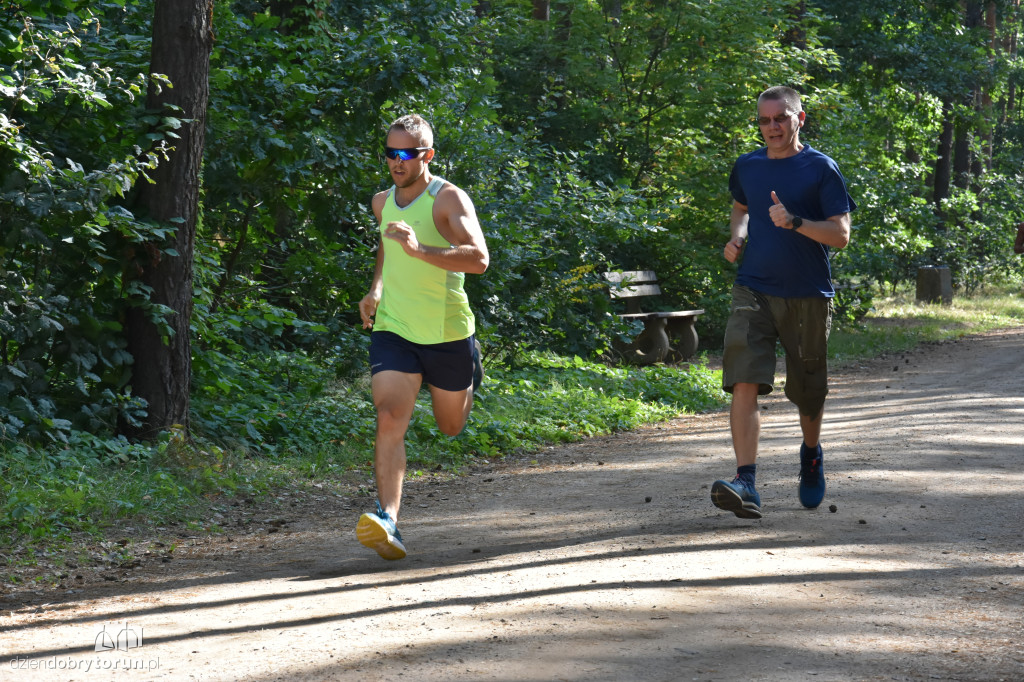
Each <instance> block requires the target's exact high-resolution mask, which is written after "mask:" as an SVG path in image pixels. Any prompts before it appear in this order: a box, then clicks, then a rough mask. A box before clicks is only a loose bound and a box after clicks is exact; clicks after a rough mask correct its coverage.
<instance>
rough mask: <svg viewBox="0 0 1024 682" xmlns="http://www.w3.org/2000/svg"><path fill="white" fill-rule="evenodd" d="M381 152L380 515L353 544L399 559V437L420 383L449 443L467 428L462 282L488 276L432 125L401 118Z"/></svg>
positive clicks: (468, 205) (473, 380)
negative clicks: (444, 174) (439, 161)
mask: <svg viewBox="0 0 1024 682" xmlns="http://www.w3.org/2000/svg"><path fill="white" fill-rule="evenodd" d="M386 145H387V146H386V147H385V154H384V155H385V156H386V157H387V164H388V170H389V171H390V172H391V179H392V180H393V181H394V183H395V184H394V186H393V187H392V188H391V189H389V190H386V191H384V192H379V193H378V194H376V195H374V197H373V200H372V202H371V203H372V207H373V214H374V215H375V216H376V217H377V222H378V223H379V224H380V231H381V239H380V245H379V248H378V250H377V267H376V269H375V270H374V273H373V282H372V283H371V285H370V291H369V293H368V294H366V296H364V297H363V299H362V300H361V301H360V302H359V315H360V317H361V318H362V320H363V328H364V329H369V328H372V329H373V331H372V333H371V334H370V372H371V375H372V379H371V383H370V386H371V390H372V392H373V404H374V406H375V407H376V408H377V439H376V443H375V446H374V459H373V465H374V474H375V476H376V479H377V498H378V499H377V509H376V512H367V513H366V514H363V515H362V516H361V517H360V518H359V523H358V524H357V525H356V537H358V538H359V541H360V542H361V543H362V544H364V545H366V546H367V547H370V548H371V549H373V550H375V551H376V552H377V553H378V554H380V555H381V556H382V557H383V558H385V559H401V558H403V557H404V556H405V554H406V550H405V545H404V544H403V541H402V536H401V535H400V534H399V532H398V527H397V523H398V509H399V506H400V504H401V498H402V482H403V480H404V478H405V433H406V431H407V430H408V428H409V420H410V419H411V418H412V413H413V409H414V408H415V406H416V396H417V395H418V394H419V391H420V386H421V385H422V384H423V382H426V383H427V384H429V386H430V397H431V401H432V403H433V408H434V419H436V420H437V425H438V427H439V428H440V429H441V431H442V432H444V433H445V434H447V435H449V436H455V435H458V434H459V433H460V432H461V431H462V429H463V427H464V426H465V425H466V420H467V419H468V418H469V411H470V409H471V408H472V407H473V391H474V390H475V389H476V387H477V386H478V385H479V382H480V380H481V379H482V378H483V368H482V366H481V365H480V350H479V345H478V344H477V343H476V338H475V332H476V321H475V319H474V317H473V313H472V311H471V310H470V308H469V301H468V299H467V297H466V293H465V291H464V290H463V282H464V280H465V273H467V272H468V273H472V274H481V273H483V272H484V271H485V270H487V264H488V262H489V259H490V257H489V255H488V252H487V244H486V241H485V240H484V235H483V231H482V230H481V229H480V223H479V221H478V220H477V217H476V210H475V209H474V208H473V202H472V201H470V199H469V197H468V196H467V195H466V193H465V192H464V191H462V190H461V189H459V188H458V187H456V186H455V185H453V184H451V183H450V182H446V181H445V180H443V179H442V178H438V177H435V176H432V175H431V174H430V161H431V160H432V159H433V158H434V149H433V146H434V132H433V130H432V129H431V127H430V124H429V123H427V121H425V120H424V119H423V118H422V117H420V116H418V115H416V114H410V115H407V116H402V117H401V118H399V119H397V120H396V121H395V122H394V123H392V124H391V127H390V128H389V129H388V136H387V143H386Z"/></svg>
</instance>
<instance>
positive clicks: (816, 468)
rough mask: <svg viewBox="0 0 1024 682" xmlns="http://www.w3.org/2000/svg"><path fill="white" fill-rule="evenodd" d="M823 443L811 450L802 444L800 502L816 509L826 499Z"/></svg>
mask: <svg viewBox="0 0 1024 682" xmlns="http://www.w3.org/2000/svg"><path fill="white" fill-rule="evenodd" d="M822 460H823V457H822V452H821V445H818V447H816V448H815V449H813V450H811V449H809V448H808V447H807V446H806V445H801V446H800V504H802V505H803V506H805V507H807V508H808V509H814V508H815V507H817V506H818V505H819V504H821V501H822V500H823V499H825V467H824V466H823V462H822Z"/></svg>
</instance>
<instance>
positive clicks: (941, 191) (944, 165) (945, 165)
mask: <svg viewBox="0 0 1024 682" xmlns="http://www.w3.org/2000/svg"><path fill="white" fill-rule="evenodd" d="M952 156H953V106H952V105H951V104H950V103H949V102H943V103H942V133H941V134H940V135H939V148H938V150H937V155H936V158H935V180H934V183H935V195H934V196H935V206H936V207H938V206H940V205H941V204H942V200H943V199H945V198H947V197H948V196H949V185H950V179H951V175H952V168H953V164H952Z"/></svg>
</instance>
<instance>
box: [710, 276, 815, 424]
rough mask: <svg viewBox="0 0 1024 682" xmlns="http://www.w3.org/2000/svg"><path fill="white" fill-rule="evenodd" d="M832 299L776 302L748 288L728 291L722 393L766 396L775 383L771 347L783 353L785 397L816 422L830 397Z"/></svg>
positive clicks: (773, 357) (777, 300) (771, 297)
mask: <svg viewBox="0 0 1024 682" xmlns="http://www.w3.org/2000/svg"><path fill="white" fill-rule="evenodd" d="M831 330H832V299H830V298H824V297H820V298H819V297H815V298H780V297H778V296H768V295H767V294H762V293H759V292H757V291H754V290H753V289H749V288H748V287H745V286H741V285H735V286H733V288H732V313H731V314H730V316H729V322H728V323H727V324H726V327H725V350H724V353H723V355H722V370H723V371H722V388H723V389H724V390H725V391H726V392H728V393H732V387H733V386H734V385H735V384H739V383H750V384H759V388H758V391H757V392H758V395H767V394H769V393H771V392H772V390H773V388H774V387H773V385H772V384H773V382H774V381H775V345H776V342H777V341H781V342H782V347H783V349H785V352H786V397H787V398H789V400H790V401H791V402H793V404H795V405H796V406H797V408H798V409H799V410H800V414H802V415H806V416H808V417H816V416H817V415H818V414H820V413H821V410H822V408H823V407H824V406H825V396H826V395H828V358H827V352H828V335H829V332H830V331H831Z"/></svg>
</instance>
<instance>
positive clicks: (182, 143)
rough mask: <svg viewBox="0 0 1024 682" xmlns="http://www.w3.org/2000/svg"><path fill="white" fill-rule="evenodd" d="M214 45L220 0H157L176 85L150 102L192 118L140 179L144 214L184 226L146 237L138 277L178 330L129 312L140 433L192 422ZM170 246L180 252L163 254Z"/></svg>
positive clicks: (158, 33)
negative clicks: (197, 262)
mask: <svg viewBox="0 0 1024 682" xmlns="http://www.w3.org/2000/svg"><path fill="white" fill-rule="evenodd" d="M212 47H213V0H156V4H155V7H154V17H153V44H152V48H151V58H150V72H151V73H161V74H164V75H166V76H167V77H168V78H170V79H171V82H172V83H173V84H174V87H173V88H167V87H164V88H162V89H159V91H158V89H157V88H156V87H154V86H152V85H151V86H150V90H149V93H148V96H147V100H146V105H147V107H148V108H149V109H150V110H155V111H166V109H165V105H168V104H173V105H176V106H178V107H180V111H179V112H177V113H168V115H175V116H178V117H180V118H184V119H191V122H189V123H187V124H186V125H184V126H182V128H180V129H179V130H178V131H176V132H177V133H178V135H179V139H177V140H174V141H173V142H174V147H175V149H174V151H173V152H172V153H171V154H170V158H169V160H167V161H163V162H162V163H161V164H160V166H159V167H158V168H157V169H156V171H155V172H153V173H152V176H151V177H152V178H153V180H154V183H153V184H150V183H140V185H141V191H140V194H139V196H138V199H137V203H136V207H137V209H138V211H139V213H140V217H143V218H145V219H148V220H152V221H155V222H158V223H163V224H167V225H171V226H174V227H176V228H177V232H176V234H175V236H174V238H173V239H172V240H171V243H170V244H150V245H145V248H144V251H145V252H146V253H147V254H148V255H149V258H148V260H146V261H145V262H144V264H143V265H142V266H141V267H140V268H139V272H138V273H137V274H138V279H139V280H141V282H142V283H143V284H145V285H146V286H148V287H150V289H151V291H152V293H151V296H150V301H151V302H152V303H155V304H161V305H164V306H167V307H168V308H170V310H171V311H172V312H171V313H170V314H169V316H168V319H167V322H168V324H169V326H170V328H171V330H172V333H171V334H170V335H169V336H166V337H165V336H163V334H162V332H161V329H160V327H158V326H157V325H155V324H153V322H152V321H151V320H150V319H149V316H148V315H147V313H146V312H145V311H144V310H142V309H140V308H138V307H133V308H131V309H130V310H129V312H128V314H127V316H126V320H125V336H126V339H127V343H128V350H129V352H130V353H131V354H132V356H133V357H134V359H135V363H134V366H133V369H132V381H131V386H132V390H133V392H134V394H135V395H136V396H140V397H142V398H145V399H146V401H147V402H148V403H149V412H148V416H147V418H146V420H145V422H144V423H143V424H142V425H141V426H140V425H130V424H121V431H122V432H123V433H125V434H126V435H128V436H130V437H133V438H143V439H145V438H152V437H154V436H156V435H157V434H158V433H159V432H160V431H161V430H164V429H167V428H169V427H171V426H175V425H180V426H181V427H183V428H184V429H185V430H186V431H187V429H188V426H189V391H190V389H191V375H192V352H191V339H190V332H189V325H190V321H191V317H192V262H193V253H194V247H195V235H196V222H197V218H198V212H199V186H200V185H199V172H200V168H201V165H202V156H203V144H204V141H205V130H206V106H207V101H208V99H209V73H210V52H211V50H212ZM167 246H170V247H171V248H173V249H174V250H175V251H176V252H177V255H174V256H171V255H167V254H162V253H161V251H160V249H161V248H166V247H167Z"/></svg>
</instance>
